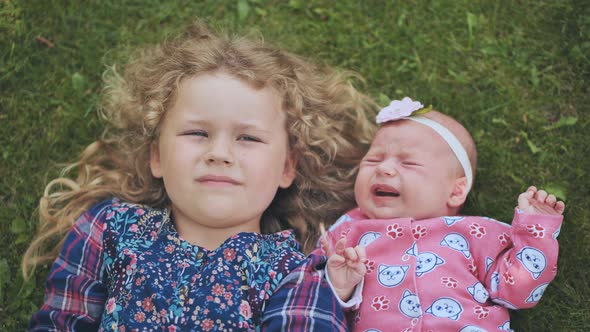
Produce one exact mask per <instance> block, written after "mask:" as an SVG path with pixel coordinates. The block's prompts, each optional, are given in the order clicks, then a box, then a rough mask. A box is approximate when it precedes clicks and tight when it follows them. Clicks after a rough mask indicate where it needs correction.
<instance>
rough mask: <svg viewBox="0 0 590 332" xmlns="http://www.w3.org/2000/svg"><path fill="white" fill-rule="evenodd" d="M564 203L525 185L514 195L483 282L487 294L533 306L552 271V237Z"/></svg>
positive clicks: (554, 243) (554, 257)
mask: <svg viewBox="0 0 590 332" xmlns="http://www.w3.org/2000/svg"><path fill="white" fill-rule="evenodd" d="M564 209H565V204H564V203H563V202H561V201H557V199H556V198H555V196H554V195H550V194H547V192H545V191H544V190H537V188H536V187H533V186H532V187H529V188H528V189H527V191H526V192H524V193H522V194H521V195H520V196H519V197H518V208H517V209H516V214H515V217H514V220H513V222H512V226H511V228H510V231H509V233H510V234H509V235H508V234H503V237H504V239H505V241H504V243H505V246H504V247H501V248H499V252H501V254H499V255H498V256H497V257H496V258H495V260H494V262H493V264H492V265H491V267H490V269H489V271H487V274H486V279H485V282H486V284H487V286H488V287H487V288H488V290H489V291H490V298H491V299H492V301H494V302H496V303H500V304H502V305H504V306H507V307H509V308H511V309H517V308H529V307H533V306H535V305H536V304H537V302H538V301H539V299H540V297H541V295H542V294H543V291H544V290H545V288H546V287H547V285H548V284H549V282H551V281H552V280H553V278H554V277H555V275H556V267H557V255H558V249H559V245H558V243H557V240H556V237H557V234H558V231H559V228H560V226H561V221H562V219H563V217H562V214H563V211H564Z"/></svg>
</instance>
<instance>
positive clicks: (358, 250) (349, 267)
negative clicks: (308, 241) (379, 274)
mask: <svg viewBox="0 0 590 332" xmlns="http://www.w3.org/2000/svg"><path fill="white" fill-rule="evenodd" d="M321 241H322V246H323V247H324V250H325V251H326V254H327V255H328V263H327V267H326V268H327V269H328V274H329V276H330V281H331V282H332V286H334V290H335V291H336V295H338V297H339V298H340V299H341V300H342V301H348V300H349V299H350V296H351V295H352V292H353V291H354V287H355V286H356V285H357V284H358V283H359V282H361V280H362V279H363V277H364V276H365V273H367V268H366V266H365V261H366V260H367V255H366V253H365V247H363V246H356V247H354V248H351V247H348V248H347V247H346V238H345V237H343V238H341V239H340V240H339V241H338V242H336V245H335V246H334V248H333V250H332V248H330V247H329V245H328V244H327V243H326V241H325V238H324V237H322V240H321Z"/></svg>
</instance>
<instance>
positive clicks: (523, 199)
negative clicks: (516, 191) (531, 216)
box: [518, 187, 536, 210]
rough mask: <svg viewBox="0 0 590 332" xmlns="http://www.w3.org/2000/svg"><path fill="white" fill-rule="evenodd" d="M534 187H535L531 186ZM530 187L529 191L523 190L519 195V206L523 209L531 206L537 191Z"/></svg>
mask: <svg viewBox="0 0 590 332" xmlns="http://www.w3.org/2000/svg"><path fill="white" fill-rule="evenodd" d="M531 188H534V187H531ZM531 188H529V189H528V190H527V191H525V192H523V193H522V194H520V195H519V196H518V208H519V209H521V210H526V209H527V208H528V207H529V206H530V200H531V199H532V198H533V196H534V195H535V191H532V190H531ZM535 189H536V188H535Z"/></svg>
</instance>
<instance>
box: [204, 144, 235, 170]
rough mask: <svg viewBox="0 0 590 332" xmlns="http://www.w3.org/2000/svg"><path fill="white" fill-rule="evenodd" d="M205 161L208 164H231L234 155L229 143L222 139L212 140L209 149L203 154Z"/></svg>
mask: <svg viewBox="0 0 590 332" xmlns="http://www.w3.org/2000/svg"><path fill="white" fill-rule="evenodd" d="M205 161H206V162H207V163H208V164H222V165H232V164H233V163H234V157H233V152H232V148H231V144H230V143H229V142H227V140H224V139H217V140H214V141H212V142H211V146H210V148H209V150H208V151H207V152H206V154H205Z"/></svg>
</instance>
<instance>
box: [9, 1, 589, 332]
mask: <svg viewBox="0 0 590 332" xmlns="http://www.w3.org/2000/svg"><path fill="white" fill-rule="evenodd" d="M121 3H124V4H121ZM197 16H199V17H202V18H205V19H206V20H207V21H208V22H210V23H211V25H213V26H214V27H217V28H219V29H223V30H226V31H232V32H250V31H260V32H262V34H263V35H264V36H265V38H266V39H267V40H268V41H271V42H272V43H274V44H276V45H279V46H282V47H284V48H286V49H288V50H291V51H293V52H295V53H298V54H301V55H304V56H307V57H310V58H312V59H313V60H314V61H315V62H317V63H322V64H329V65H332V66H336V67H339V68H342V69H349V70H353V71H355V72H358V73H360V74H361V75H362V76H363V77H364V78H365V83H364V84H363V85H359V88H360V89H362V90H364V91H366V92H367V93H368V94H370V95H371V96H373V97H374V98H375V99H376V100H377V101H378V102H379V103H380V104H382V105H384V104H386V103H387V102H388V100H389V99H390V98H396V99H400V98H401V97H403V96H406V95H407V96H411V97H413V98H416V99H418V100H420V101H422V102H423V103H424V104H432V105H434V106H435V107H436V108H437V109H440V110H442V111H444V112H446V113H449V114H451V115H453V116H455V117H456V118H458V119H459V120H460V121H461V122H463V123H464V124H465V125H466V127H467V128H468V129H469V130H470V131H471V132H472V133H473V135H474V137H475V139H476V142H477V144H478V148H479V156H480V158H479V165H478V176H477V181H476V185H475V189H474V192H473V193H472V194H471V195H470V198H469V201H468V204H467V208H466V211H465V212H466V213H469V214H476V215H486V216H490V217H493V218H496V219H500V220H505V221H510V220H511V217H512V212H513V208H514V206H515V204H516V197H517V196H518V194H519V193H520V192H521V191H523V190H525V189H526V188H527V186H528V185H530V184H535V185H537V186H539V187H542V188H548V189H550V190H551V191H553V192H555V193H558V194H559V196H560V197H561V198H563V199H565V200H566V203H567V207H566V213H565V222H564V226H563V228H562V231H561V235H560V237H559V241H560V244H561V249H560V261H559V272H558V275H557V278H556V279H555V281H554V282H553V283H552V284H551V285H550V286H549V287H548V289H547V291H546V292H545V295H544V297H543V299H542V301H541V302H540V304H539V305H538V306H537V307H535V308H534V309H530V310H523V311H519V312H518V313H513V315H512V317H513V323H512V327H513V328H514V329H516V330H517V331H541V330H547V331H588V330H590V301H589V300H588V298H590V223H589V222H588V220H590V200H589V199H588V197H590V189H589V188H590V180H589V178H588V174H587V173H588V171H589V170H590V148H589V145H590V134H589V131H590V117H589V116H588V112H589V111H590V107H589V106H588V105H590V91H589V80H590V3H588V2H587V1H575V0H549V1H544V0H521V1H504V0H498V1H493V0H488V1H455V0H440V1H417V0H406V1H376V0H374V1H303V0H300V1H297V0H291V1H278V0H275V1H270V0H238V1H166V2H161V1H155V0H150V1H113V0H105V1H98V0H87V1H49V0H48V1H11V0H0V133H1V135H0V248H1V249H0V330H1V331H20V330H23V329H24V328H25V326H26V322H27V320H28V318H29V316H30V315H31V313H32V312H33V311H34V310H36V308H38V306H39V305H40V303H41V301H42V298H43V281H44V279H45V277H46V275H47V269H44V268H42V269H39V270H38V271H37V273H36V275H35V277H34V278H33V279H32V280H30V281H28V282H26V283H25V282H24V281H23V279H22V277H21V271H20V268H19V266H20V258H21V255H22V254H23V252H24V251H25V249H26V247H27V244H28V242H29V241H30V240H31V238H32V235H33V234H34V232H35V228H36V224H37V216H36V211H35V209H36V206H37V202H38V200H39V197H40V196H41V194H42V192H43V188H44V185H45V184H46V183H47V182H48V181H49V180H50V179H52V178H54V177H56V176H57V175H58V174H59V170H60V163H64V162H69V161H73V160H74V159H75V158H76V156H77V154H78V153H79V152H80V151H81V150H82V148H83V147H84V146H85V145H87V144H89V143H90V142H92V141H93V140H94V139H95V138H96V137H97V135H99V133H100V132H101V122H100V121H99V118H98V117H97V115H96V109H97V103H98V100H99V96H100V92H101V88H102V82H101V75H102V73H103V72H104V71H105V70H106V68H107V66H111V65H113V64H117V65H118V66H121V65H122V64H123V63H124V61H125V57H126V55H127V54H129V51H130V50H131V49H133V48H135V47H136V46H138V45H145V44H146V43H152V42H156V41H158V40H161V39H162V38H163V37H164V36H166V35H168V34H171V33H175V32H178V31H180V30H181V29H182V27H184V26H186V24H188V23H190V22H191V20H192V19H193V18H195V17H197Z"/></svg>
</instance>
